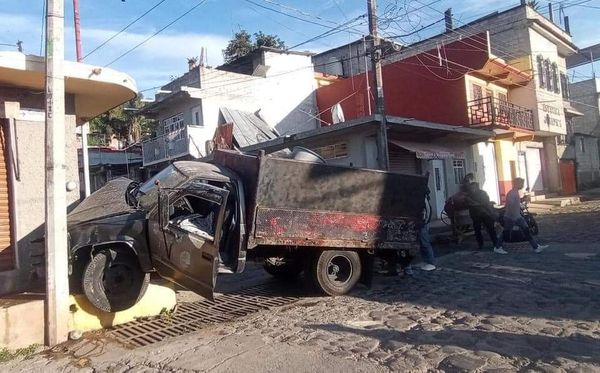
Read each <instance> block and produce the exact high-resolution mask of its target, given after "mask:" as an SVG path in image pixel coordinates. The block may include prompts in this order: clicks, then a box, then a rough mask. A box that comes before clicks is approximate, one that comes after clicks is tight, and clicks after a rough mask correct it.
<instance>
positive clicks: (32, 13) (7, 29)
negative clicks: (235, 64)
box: [0, 0, 600, 96]
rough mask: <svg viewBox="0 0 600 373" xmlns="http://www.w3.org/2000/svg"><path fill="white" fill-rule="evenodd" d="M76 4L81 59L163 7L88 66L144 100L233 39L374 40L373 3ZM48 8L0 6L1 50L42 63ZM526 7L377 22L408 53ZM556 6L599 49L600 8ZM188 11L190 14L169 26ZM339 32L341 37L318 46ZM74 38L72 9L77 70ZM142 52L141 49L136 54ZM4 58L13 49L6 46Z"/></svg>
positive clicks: (431, 7)
mask: <svg viewBox="0 0 600 373" xmlns="http://www.w3.org/2000/svg"><path fill="white" fill-rule="evenodd" d="M79 2H80V15H81V28H82V31H81V35H82V46H83V54H84V55H87V54H88V53H90V52H92V51H93V50H94V49H95V48H96V47H98V46H99V45H100V44H102V43H103V42H105V41H106V40H107V39H109V38H111V37H112V36H114V35H115V34H116V33H117V32H119V31H120V30H121V29H123V28H124V27H125V26H127V25H128V24H129V23H131V22H132V21H134V20H135V19H136V18H138V17H139V16H141V15H142V14H143V13H145V12H146V11H148V10H149V9H151V8H153V7H154V6H155V5H157V4H159V3H160V4H159V5H158V6H156V7H155V8H154V9H153V10H151V11H150V12H149V13H148V14H147V15H145V16H144V17H142V18H141V19H140V20H139V21H137V22H135V23H134V24H133V25H131V26H130V27H129V28H128V29H127V30H126V31H124V32H122V33H121V34H119V35H118V36H116V37H114V39H112V40H111V41H110V42H108V43H107V44H106V45H104V46H102V47H101V48H100V49H98V50H96V51H94V52H93V53H91V54H90V55H89V56H87V57H86V58H85V59H84V62H86V63H89V64H92V65H98V66H108V67H110V68H114V69H116V70H119V71H122V72H125V73H128V74H129V75H131V76H132V77H133V78H134V79H135V80H136V82H137V86H138V90H139V91H143V94H144V96H152V95H153V93H154V90H155V89H153V87H157V86H161V85H164V84H166V83H168V82H169V81H170V80H171V79H172V77H175V76H179V75H181V74H183V73H185V72H186V71H187V58H188V57H194V56H199V55H200V50H201V48H202V47H205V48H206V49H207V57H208V64H209V65H211V66H218V65H219V64H221V63H222V62H223V57H222V50H223V49H224V48H225V46H226V45H227V42H228V41H229V40H230V39H231V38H232V37H233V35H234V33H235V32H238V31H240V30H242V29H243V30H247V31H248V32H250V33H255V32H258V31H262V32H264V33H267V34H276V35H278V36H279V37H280V38H281V39H282V40H283V41H284V42H285V43H286V45H287V46H288V47H290V46H293V45H296V44H300V43H304V42H305V41H308V40H310V39H315V40H313V41H311V42H309V43H306V44H303V45H301V46H299V47H298V48H296V49H295V50H299V51H311V52H319V51H323V50H327V49H330V48H333V47H336V46H338V45H341V44H344V43H347V42H349V41H352V40H356V39H358V38H360V37H361V36H362V35H365V34H367V33H368V31H367V29H368V27H367V20H366V17H365V15H366V11H367V1H366V0H304V1H301V0H79ZM43 3H44V0H0V19H1V20H2V22H0V44H11V45H14V44H15V43H16V41H17V40H21V41H23V49H24V52H25V53H27V54H36V55H40V54H43V50H42V49H41V46H42V42H41V41H42V31H43V26H42V25H43V24H42V21H43V17H42V15H43ZM519 3H520V0H504V1H498V0H378V15H379V17H380V23H381V25H380V26H381V33H382V36H384V37H396V40H397V41H399V42H401V43H411V42H415V41H418V40H421V39H423V38H426V37H428V36H430V35H433V34H437V33H439V32H442V31H443V27H444V24H443V22H437V23H435V22H436V21H440V20H441V19H442V18H443V12H444V10H446V9H448V8H452V11H453V15H454V17H455V19H456V21H455V26H460V25H462V24H463V23H465V22H469V21H472V20H474V19H476V18H479V17H481V16H484V15H486V14H488V13H491V12H493V11H496V10H505V9H508V8H511V7H513V6H516V5H518V4H519ZM539 3H540V6H541V11H542V12H543V13H548V12H547V7H548V1H545V0H539ZM553 3H554V7H555V9H557V8H558V6H559V3H562V4H563V6H564V7H565V14H567V15H568V16H569V17H570V20H571V22H570V24H571V34H572V36H573V41H574V42H575V43H576V44H577V45H578V46H579V47H586V46H588V45H591V44H595V43H599V42H600V25H599V22H598V20H600V0H588V1H585V0H563V1H553ZM192 8H193V10H191V9H192ZM267 8H271V9H274V10H275V11H273V10H269V9H267ZM190 10H191V11H190ZM188 11H190V12H189V13H188V14H186V15H185V16H183V17H182V18H181V19H179V20H177V21H176V22H174V23H173V24H172V25H169V24H170V23H171V22H173V21H175V20H176V19H177V18H179V17H180V16H182V15H183V14H184V13H186V12H188ZM282 13H283V14H282ZM556 13H558V12H556ZM286 14H287V15H286ZM433 23H435V24H433ZM431 24H433V25H432V26H429V25H431ZM339 25H343V26H339ZM426 26H429V27H426ZM165 27H166V28H165ZM336 27H337V28H336ZM163 28H164V30H163ZM332 28H336V29H335V31H338V32H333V33H332V34H331V35H327V36H326V37H319V38H315V37H316V36H319V35H321V34H323V33H325V32H327V31H331V30H332ZM421 28H423V30H421V31H419V32H416V33H414V34H412V35H410V36H404V37H399V36H401V35H405V34H409V33H412V32H414V31H418V30H420V29H421ZM73 30H74V29H73V6H72V1H71V0H65V58H67V59H69V60H75V38H74V31H73ZM154 34H156V35H155V36H153V35H154ZM148 38H149V40H148V41H146V42H144V41H145V40H146V39H148ZM142 42H144V43H143V44H141V45H140V46H139V47H137V48H135V49H133V50H132V51H129V50H130V49H132V48H134V47H136V46H137V45H138V44H140V43H142ZM0 50H16V48H15V47H13V46H7V45H0ZM596 68H600V64H598V63H597V64H596ZM599 71H600V70H599ZM591 75H592V67H591V66H586V67H584V68H580V69H578V70H577V75H576V76H577V78H580V79H581V78H586V77H591Z"/></svg>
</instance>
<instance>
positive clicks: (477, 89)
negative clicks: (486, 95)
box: [472, 84, 483, 100]
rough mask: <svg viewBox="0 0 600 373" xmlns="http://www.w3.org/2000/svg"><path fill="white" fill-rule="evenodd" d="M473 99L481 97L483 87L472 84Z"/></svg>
mask: <svg viewBox="0 0 600 373" xmlns="http://www.w3.org/2000/svg"><path fill="white" fill-rule="evenodd" d="M472 89H473V92H472V93H473V97H472V98H473V100H480V99H482V98H483V88H481V86H480V85H477V84H473V88H472Z"/></svg>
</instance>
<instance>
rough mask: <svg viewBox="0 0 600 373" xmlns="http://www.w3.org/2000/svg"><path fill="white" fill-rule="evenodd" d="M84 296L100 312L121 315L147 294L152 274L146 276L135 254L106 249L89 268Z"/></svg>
mask: <svg viewBox="0 0 600 373" xmlns="http://www.w3.org/2000/svg"><path fill="white" fill-rule="evenodd" d="M81 282H82V287H83V292H84V293H85V296H86V297H87V299H88V300H89V301H90V303H92V304H93V305H94V306H95V307H96V308H98V309H100V310H102V311H105V312H117V311H123V310H126V309H128V308H131V307H132V306H133V305H135V304H136V303H137V302H138V301H139V300H140V299H141V298H142V296H144V294H145V293H146V289H147V288H148V283H149V282H150V274H149V273H144V272H143V271H142V269H141V267H140V264H139V261H138V260H137V258H136V257H135V255H134V254H133V253H130V252H126V251H122V250H114V249H104V250H101V251H99V252H98V253H96V254H95V255H94V256H93V257H92V260H90V262H89V263H88V264H87V265H86V266H85V269H84V271H83V275H82V281H81Z"/></svg>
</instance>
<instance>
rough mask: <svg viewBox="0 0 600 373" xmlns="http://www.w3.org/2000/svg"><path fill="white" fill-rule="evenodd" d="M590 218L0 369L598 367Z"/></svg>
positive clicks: (555, 217) (579, 213)
mask: <svg viewBox="0 0 600 373" xmlns="http://www.w3.org/2000/svg"><path fill="white" fill-rule="evenodd" d="M598 214H600V203H598V202H596V201H592V202H586V203H584V204H582V205H579V206H570V207H566V208H563V209H561V210H560V211H553V212H552V213H551V214H547V215H543V216H540V217H539V221H540V228H541V232H542V233H541V236H542V237H543V239H544V240H545V241H547V242H549V243H550V244H551V247H550V248H549V249H547V250H546V251H544V252H543V253H541V254H534V253H532V252H531V251H529V250H516V251H512V252H511V253H510V254H509V255H495V254H493V253H492V252H489V251H486V252H476V251H469V250H466V251H457V252H454V253H452V254H449V255H446V256H444V257H441V258H439V265H440V268H439V269H438V270H436V271H434V272H421V271H417V273H416V275H415V276H414V277H412V278H400V277H395V278H387V277H377V278H376V279H375V282H374V285H373V287H372V288H371V289H367V288H364V287H358V288H357V289H356V290H355V291H354V292H353V293H352V294H350V295H349V296H344V297H335V298H330V297H307V298H304V299H302V300H301V301H300V302H299V303H296V304H293V305H290V306H285V307H281V308H278V309H275V310H271V311H269V312H263V313H257V314H253V315H250V316H247V317H245V318H242V319H239V320H236V321H234V322H231V323H227V324H221V325H214V326H211V327H207V328H206V329H204V330H202V331H200V332H197V333H193V334H189V335H187V336H183V337H179V338H175V339H172V340H169V341H165V342H162V343H159V344H155V345H151V346H148V347H145V348H140V349H137V350H123V349H121V348H118V347H116V346H114V345H111V344H105V342H101V343H99V342H94V341H91V342H86V343H88V344H90V345H91V346H93V347H94V348H90V349H89V350H87V351H85V350H83V349H82V350H81V351H83V352H81V353H79V354H73V355H71V356H60V355H57V354H49V355H44V354H42V355H37V356H34V357H33V358H32V359H30V360H26V361H21V362H20V361H15V362H11V363H8V364H6V365H4V366H2V365H0V371H3V370H6V371H31V370H33V371H42V370H44V371H48V370H66V371H79V370H80V367H83V370H84V371H111V372H142V371H149V372H154V371H215V372H237V371H244V372H263V371H268V372H270V371H273V372H274V371H278V372H287V371H294V372H303V371H307V372H308V371H333V372H338V371H339V372H348V371H369V372H377V371H416V372H426V371H449V372H458V371H486V372H513V371H523V372H564V371H567V372H599V371H600V311H599V310H600V295H599V294H600V271H599V269H600V244H599V242H600V229H599V227H598V224H599V220H600V219H598V217H599V216H598ZM298 286H301V285H300V284H298ZM94 343H96V344H94ZM98 343H99V344H98Z"/></svg>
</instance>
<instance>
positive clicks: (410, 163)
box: [389, 146, 419, 175]
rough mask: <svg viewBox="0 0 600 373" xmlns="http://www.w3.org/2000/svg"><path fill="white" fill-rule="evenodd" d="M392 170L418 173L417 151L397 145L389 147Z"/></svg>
mask: <svg viewBox="0 0 600 373" xmlns="http://www.w3.org/2000/svg"><path fill="white" fill-rule="evenodd" d="M389 157H390V171H392V172H398V173H401V174H413V175H418V174H419V169H418V167H417V157H416V156H415V153H413V152H409V151H408V150H405V149H402V148H399V147H397V146H390V147H389Z"/></svg>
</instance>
